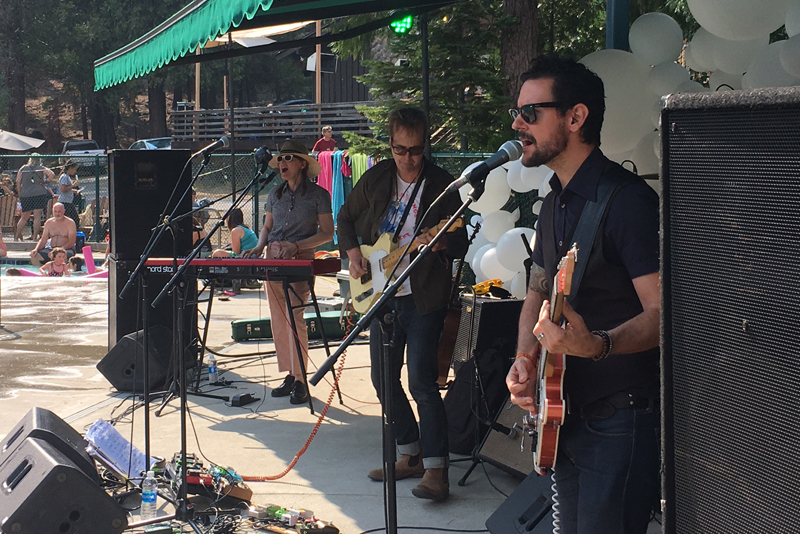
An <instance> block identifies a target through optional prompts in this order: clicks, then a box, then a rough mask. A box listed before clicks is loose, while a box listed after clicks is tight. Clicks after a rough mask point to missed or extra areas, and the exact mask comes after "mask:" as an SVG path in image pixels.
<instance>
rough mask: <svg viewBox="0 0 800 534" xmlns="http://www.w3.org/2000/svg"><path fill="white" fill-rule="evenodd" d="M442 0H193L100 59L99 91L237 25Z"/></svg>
mask: <svg viewBox="0 0 800 534" xmlns="http://www.w3.org/2000/svg"><path fill="white" fill-rule="evenodd" d="M441 3H442V0H193V1H192V2H191V3H190V4H188V5H187V6H186V7H184V8H183V9H181V10H180V11H178V12H177V13H175V14H174V15H172V16H171V17H170V18H168V19H167V20H165V21H164V22H162V23H161V24H159V25H158V26H156V27H155V28H153V29H152V30H150V31H149V32H147V33H146V34H145V35H143V36H141V37H139V38H138V39H136V40H135V41H133V42H131V43H128V44H127V45H125V46H123V47H122V48H120V49H119V50H117V51H115V52H112V53H111V54H108V55H107V56H105V57H103V58H100V59H98V60H97V61H95V62H94V80H95V87H94V89H95V91H99V90H101V89H105V88H107V87H111V86H113V85H117V84H119V83H123V82H127V81H129V80H132V79H133V78H137V77H139V76H144V75H146V74H149V73H151V72H153V71H154V70H156V69H159V68H161V67H163V66H164V65H167V64H168V63H170V62H171V61H174V60H176V59H178V58H180V57H183V56H185V55H186V54H191V53H194V51H195V50H196V49H197V47H198V46H199V47H201V48H202V47H203V46H205V44H206V43H207V42H208V41H210V40H212V39H216V38H217V37H220V36H222V35H225V34H226V33H227V32H228V31H229V30H231V29H232V28H256V27H265V26H271V25H273V24H284V23H288V22H298V21H301V20H320V19H322V18H333V17H336V16H346V15H353V14H357V13H370V12H374V11H385V10H390V9H398V8H409V7H418V6H426V5H433V4H441Z"/></svg>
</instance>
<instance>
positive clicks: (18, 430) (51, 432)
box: [0, 408, 100, 484]
mask: <svg viewBox="0 0 800 534" xmlns="http://www.w3.org/2000/svg"><path fill="white" fill-rule="evenodd" d="M28 438H36V439H40V440H42V441H46V442H47V443H49V444H50V445H51V446H52V447H54V448H55V449H57V450H58V451H59V452H60V453H61V454H63V455H64V456H66V457H67V458H69V459H70V461H71V462H72V463H74V464H75V465H76V466H77V467H79V468H80V469H81V470H82V471H83V472H84V473H85V474H86V476H88V477H89V478H90V479H92V480H94V481H95V482H97V483H98V484H99V483H100V476H99V475H98V474H97V467H96V466H95V464H94V460H92V458H91V457H90V456H89V453H88V452H86V445H87V443H86V440H85V439H83V437H82V436H81V435H80V434H79V433H78V432H77V431H76V430H75V429H74V428H72V427H71V426H69V425H68V424H67V423H66V422H65V421H64V420H63V419H61V418H60V417H59V416H57V415H56V414H54V413H53V412H51V411H50V410H45V409H44V408H31V410H30V411H29V412H28V413H27V414H25V417H23V418H22V420H21V421H20V422H19V423H17V425H16V426H15V427H14V428H12V429H11V431H9V433H8V434H6V437H5V438H4V439H3V441H2V442H0V465H3V464H4V463H5V462H6V460H8V458H9V457H10V456H11V455H12V454H13V452H14V451H15V450H17V449H18V448H19V447H20V445H22V443H23V442H24V441H25V440H26V439H28Z"/></svg>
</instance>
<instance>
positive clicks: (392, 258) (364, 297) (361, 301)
mask: <svg viewBox="0 0 800 534" xmlns="http://www.w3.org/2000/svg"><path fill="white" fill-rule="evenodd" d="M449 220H450V219H442V221H441V222H440V223H439V224H437V225H436V226H434V227H433V228H431V229H430V230H428V231H427V232H426V234H424V235H427V236H428V237H433V236H435V235H436V234H437V233H439V230H441V229H442V228H444V226H445V225H446V224H447V222H448V221H449ZM463 225H464V220H463V219H461V218H459V219H456V221H455V222H454V223H453V225H452V226H450V228H448V229H447V231H448V232H453V231H455V230H456V229H458V228H461V227H462V226H463ZM392 236H393V234H390V233H385V234H383V235H382V236H380V237H379V238H378V241H376V242H375V244H374V245H372V246H369V245H361V254H362V255H363V256H364V257H365V258H367V261H368V262H369V265H368V266H367V272H366V273H365V274H364V275H363V276H361V277H360V278H353V277H352V276H351V277H350V294H351V295H352V297H353V308H355V310H356V311H357V312H358V313H366V312H367V311H368V310H369V309H370V308H371V307H372V303H373V302H375V301H376V300H377V299H378V298H379V297H380V296H381V295H382V294H383V289H384V287H386V281H387V280H386V277H387V276H388V275H389V273H391V272H392V269H394V266H395V264H396V263H397V262H398V261H400V259H401V258H402V257H403V251H404V250H405V248H406V246H405V245H403V246H402V247H398V246H397V243H395V242H394V241H393V240H392ZM422 237H423V236H419V237H417V238H416V239H415V240H414V244H413V245H412V246H411V249H410V250H414V249H416V248H418V247H419V246H420V245H422V242H421V240H422Z"/></svg>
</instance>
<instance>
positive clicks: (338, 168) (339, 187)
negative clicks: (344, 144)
mask: <svg viewBox="0 0 800 534" xmlns="http://www.w3.org/2000/svg"><path fill="white" fill-rule="evenodd" d="M343 155H344V152H343V151H342V150H337V151H336V152H333V165H332V166H333V183H332V187H331V210H332V211H333V220H334V221H335V220H336V218H337V217H338V216H339V210H340V209H342V206H343V205H344V175H343V174H342V159H343V157H342V156H343ZM333 242H334V244H337V245H338V244H339V238H338V237H337V236H336V234H334V235H333Z"/></svg>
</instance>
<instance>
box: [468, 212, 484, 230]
mask: <svg viewBox="0 0 800 534" xmlns="http://www.w3.org/2000/svg"><path fill="white" fill-rule="evenodd" d="M469 222H470V224H471V225H472V226H478V225H479V224H480V223H482V222H483V217H481V216H480V215H473V216H472V218H471V219H470V220H469ZM468 233H469V232H468Z"/></svg>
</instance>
